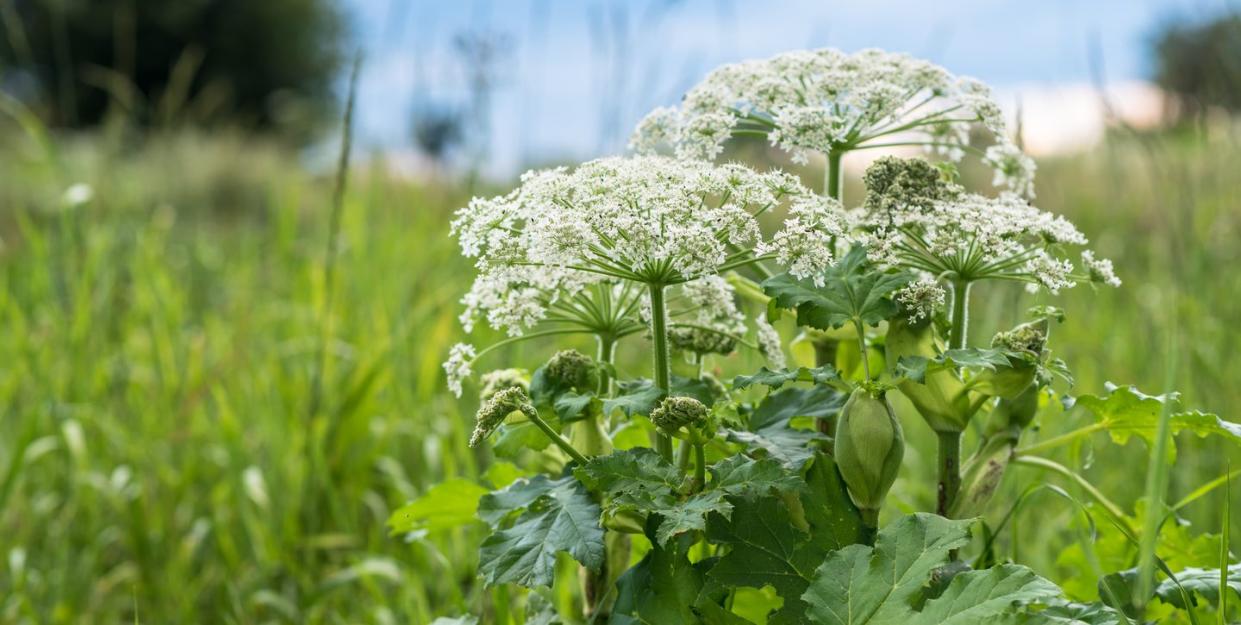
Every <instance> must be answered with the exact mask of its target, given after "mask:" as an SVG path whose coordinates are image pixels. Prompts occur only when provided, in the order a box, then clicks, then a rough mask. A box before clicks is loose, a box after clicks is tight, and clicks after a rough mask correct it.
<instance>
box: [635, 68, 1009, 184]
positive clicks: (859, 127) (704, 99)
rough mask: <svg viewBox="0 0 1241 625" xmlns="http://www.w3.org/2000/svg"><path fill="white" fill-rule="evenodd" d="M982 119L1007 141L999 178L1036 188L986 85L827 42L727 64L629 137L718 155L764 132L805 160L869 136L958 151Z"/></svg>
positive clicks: (648, 145) (863, 142)
mask: <svg viewBox="0 0 1241 625" xmlns="http://www.w3.org/2000/svg"><path fill="white" fill-rule="evenodd" d="M975 124H981V125H982V126H983V127H984V128H986V129H987V130H988V131H989V132H990V133H991V134H992V135H994V138H995V141H996V142H997V145H998V146H999V148H997V150H995V151H992V152H991V153H989V156H990V158H988V163H990V164H991V165H992V166H993V167H995V169H996V175H997V180H998V181H999V182H1000V183H1002V184H1004V185H1006V186H1008V188H1009V189H1011V190H1013V191H1017V192H1022V193H1026V192H1027V191H1030V188H1029V187H1030V184H1029V182H1030V180H1032V178H1033V161H1031V160H1029V159H1028V158H1017V157H1016V155H1019V154H1020V151H1019V150H1017V149H1016V148H1015V147H1013V146H1012V144H1011V143H1010V141H1009V139H1008V138H1007V136H1006V135H1005V123H1004V118H1003V114H1002V112H1001V110H1000V107H999V105H997V104H996V102H995V100H994V99H992V97H991V95H990V91H989V89H988V88H987V87H986V86H985V85H983V84H982V83H980V82H978V81H976V80H973V79H970V78H958V77H956V76H953V75H952V74H950V73H949V72H948V71H947V70H945V69H944V68H942V67H939V66H938V65H935V64H933V63H930V62H927V61H923V60H921V59H916V58H913V57H911V56H908V55H905V54H896V53H890V52H884V51H882V50H874V49H868V50H861V51H859V52H856V53H853V54H847V53H844V52H841V51H839V50H834V49H830V48H824V49H819V50H809V51H798V52H789V53H785V54H780V55H778V56H774V57H771V58H769V59H763V60H753V61H745V62H742V63H737V64H733V65H725V66H723V67H720V68H719V69H716V70H715V71H713V72H711V73H710V74H709V75H707V77H706V78H705V79H704V80H703V81H702V82H700V83H699V84H698V85H697V86H695V87H693V88H692V89H691V90H690V91H689V92H688V93H687V94H686V95H685V99H684V100H683V101H682V103H681V105H680V106H679V107H678V108H660V109H656V110H655V111H653V112H652V113H651V114H650V115H648V116H647V117H646V118H645V119H644V120H642V122H641V123H640V124H639V125H638V128H637V130H636V131H635V133H634V135H633V138H632V142H631V145H632V147H633V148H634V149H636V150H637V151H638V152H641V153H650V152H653V151H655V150H656V149H658V148H659V147H661V146H663V145H671V146H673V147H674V149H675V150H676V153H677V155H678V156H681V157H689V158H705V159H712V158H715V157H716V156H718V155H719V153H720V152H721V150H722V148H723V144H724V142H725V141H726V140H727V139H728V138H729V137H731V136H733V135H735V134H763V135H766V136H767V137H768V139H769V140H770V141H771V144H772V145H773V146H776V147H779V148H781V149H783V150H786V151H788V152H789V153H790V154H791V155H792V158H793V160H794V162H798V163H803V164H804V163H806V162H808V159H809V156H810V155H811V154H812V153H827V152H829V151H842V150H849V149H856V148H859V147H866V146H867V144H868V143H870V144H872V145H873V144H876V143H884V144H891V143H906V144H915V145H923V146H925V147H926V148H928V149H930V150H933V151H935V152H937V153H940V154H943V155H945V156H946V157H948V158H950V159H952V160H959V159H960V158H961V157H962V156H963V155H964V153H965V149H966V148H967V146H968V145H969V134H970V133H969V131H970V128H971V127H972V126H974V125H975ZM881 138H883V139H881ZM877 140H878V141H877Z"/></svg>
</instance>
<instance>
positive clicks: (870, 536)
mask: <svg viewBox="0 0 1241 625" xmlns="http://www.w3.org/2000/svg"><path fill="white" fill-rule="evenodd" d="M858 512H860V513H861V515H862V532H861V535H860V536H859V538H860V539H861V541H862V544H863V545H872V546H873V545H874V544H875V535H876V534H878V533H879V510H878V509H871V508H863V509H861V510H858Z"/></svg>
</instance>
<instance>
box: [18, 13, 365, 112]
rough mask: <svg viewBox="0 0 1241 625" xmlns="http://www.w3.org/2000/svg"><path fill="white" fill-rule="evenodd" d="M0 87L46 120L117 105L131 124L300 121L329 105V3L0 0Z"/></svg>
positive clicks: (332, 45)
mask: <svg viewBox="0 0 1241 625" xmlns="http://www.w3.org/2000/svg"><path fill="white" fill-rule="evenodd" d="M6 1H8V2H15V4H11V5H10V6H9V7H8V8H7V10H5V11H0V18H3V19H4V22H5V23H4V29H3V30H0V32H3V33H4V35H5V36H4V37H0V63H2V65H0V85H7V86H8V88H9V89H10V91H15V92H17V94H18V95H19V97H22V98H23V99H25V100H27V101H29V102H30V103H31V104H32V105H33V106H34V107H35V108H36V109H37V110H39V111H40V112H41V113H42V114H43V116H44V117H45V119H46V120H47V121H48V122H49V123H51V124H54V125H57V126H84V125H91V124H95V123H98V122H99V121H100V120H102V119H103V118H104V117H105V115H106V114H107V113H108V112H109V111H111V110H117V109H119V110H120V111H121V112H123V113H127V114H129V115H130V116H131V117H132V119H134V120H135V121H137V122H139V123H153V122H158V121H164V120H172V119H190V120H193V121H209V120H217V119H221V118H227V119H229V120H230V121H240V122H241V123H245V124H251V125H255V126H260V127H272V126H287V125H290V124H299V125H304V124H305V123H306V122H308V121H309V120H310V119H311V118H314V117H317V116H320V115H322V114H323V113H326V112H327V111H328V110H330V109H331V104H330V103H331V102H332V88H333V81H334V79H335V78H336V76H337V71H338V69H339V68H340V63H341V44H342V37H343V35H344V28H343V22H342V18H341V15H340V12H339V9H338V7H337V6H336V4H335V3H334V2H333V0H6Z"/></svg>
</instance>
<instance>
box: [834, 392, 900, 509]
mask: <svg viewBox="0 0 1241 625" xmlns="http://www.w3.org/2000/svg"><path fill="white" fill-rule="evenodd" d="M904 455H905V436H904V434H903V433H902V432H901V424H900V421H897V419H896V413H895V412H893V410H892V404H891V403H890V402H888V400H887V398H886V397H884V396H883V394H882V393H880V394H879V395H878V396H875V395H872V394H871V392H870V391H868V390H866V389H862V388H859V389H856V390H854V391H853V394H852V395H850V396H849V401H847V402H845V406H844V408H843V409H841V411H840V420H839V422H838V423H837V425H836V446H835V456H836V466H837V467H839V468H840V476H841V477H842V478H844V481H845V485H846V486H848V487H849V495H850V497H852V498H853V502H854V503H855V504H857V506H858V507H859V508H861V509H862V510H863V511H870V512H871V513H872V514H873V513H874V512H876V511H878V510H879V507H880V506H881V505H882V504H883V498H884V497H885V496H886V495H887V494H888V489H890V488H892V483H893V482H895V481H896V474H897V473H898V472H899V471H900V468H901V458H902V457H904Z"/></svg>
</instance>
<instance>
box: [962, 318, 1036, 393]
mask: <svg viewBox="0 0 1241 625" xmlns="http://www.w3.org/2000/svg"><path fill="white" fill-rule="evenodd" d="M1048 326H1049V324H1048V321H1047V319H1039V320H1037V321H1031V322H1029V323H1023V324H1021V325H1019V326H1017V327H1015V328H1013V329H1012V330H1009V331H1007V332H1000V333H998V334H996V335H995V337H994V338H992V339H991V346H992V347H999V348H1003V349H1007V350H1009V351H1013V352H1018V353H1020V354H1026V355H1028V356H1029V360H1022V359H1018V358H1011V357H1010V358H1009V364H1008V365H1007V366H1002V367H996V368H995V370H994V371H985V372H983V373H980V374H979V375H978V377H977V378H975V379H974V388H975V389H977V390H978V392H980V393H984V394H987V395H994V396H997V397H1004V398H1007V399H1013V398H1016V397H1017V396H1018V395H1020V394H1021V393H1022V392H1024V391H1025V390H1026V387H1028V386H1030V383H1031V382H1033V381H1034V376H1035V375H1036V374H1037V373H1038V367H1037V365H1036V363H1035V362H1032V361H1031V360H1035V359H1042V358H1043V357H1044V356H1045V355H1046V351H1045V348H1046V346H1047V332H1048Z"/></svg>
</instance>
